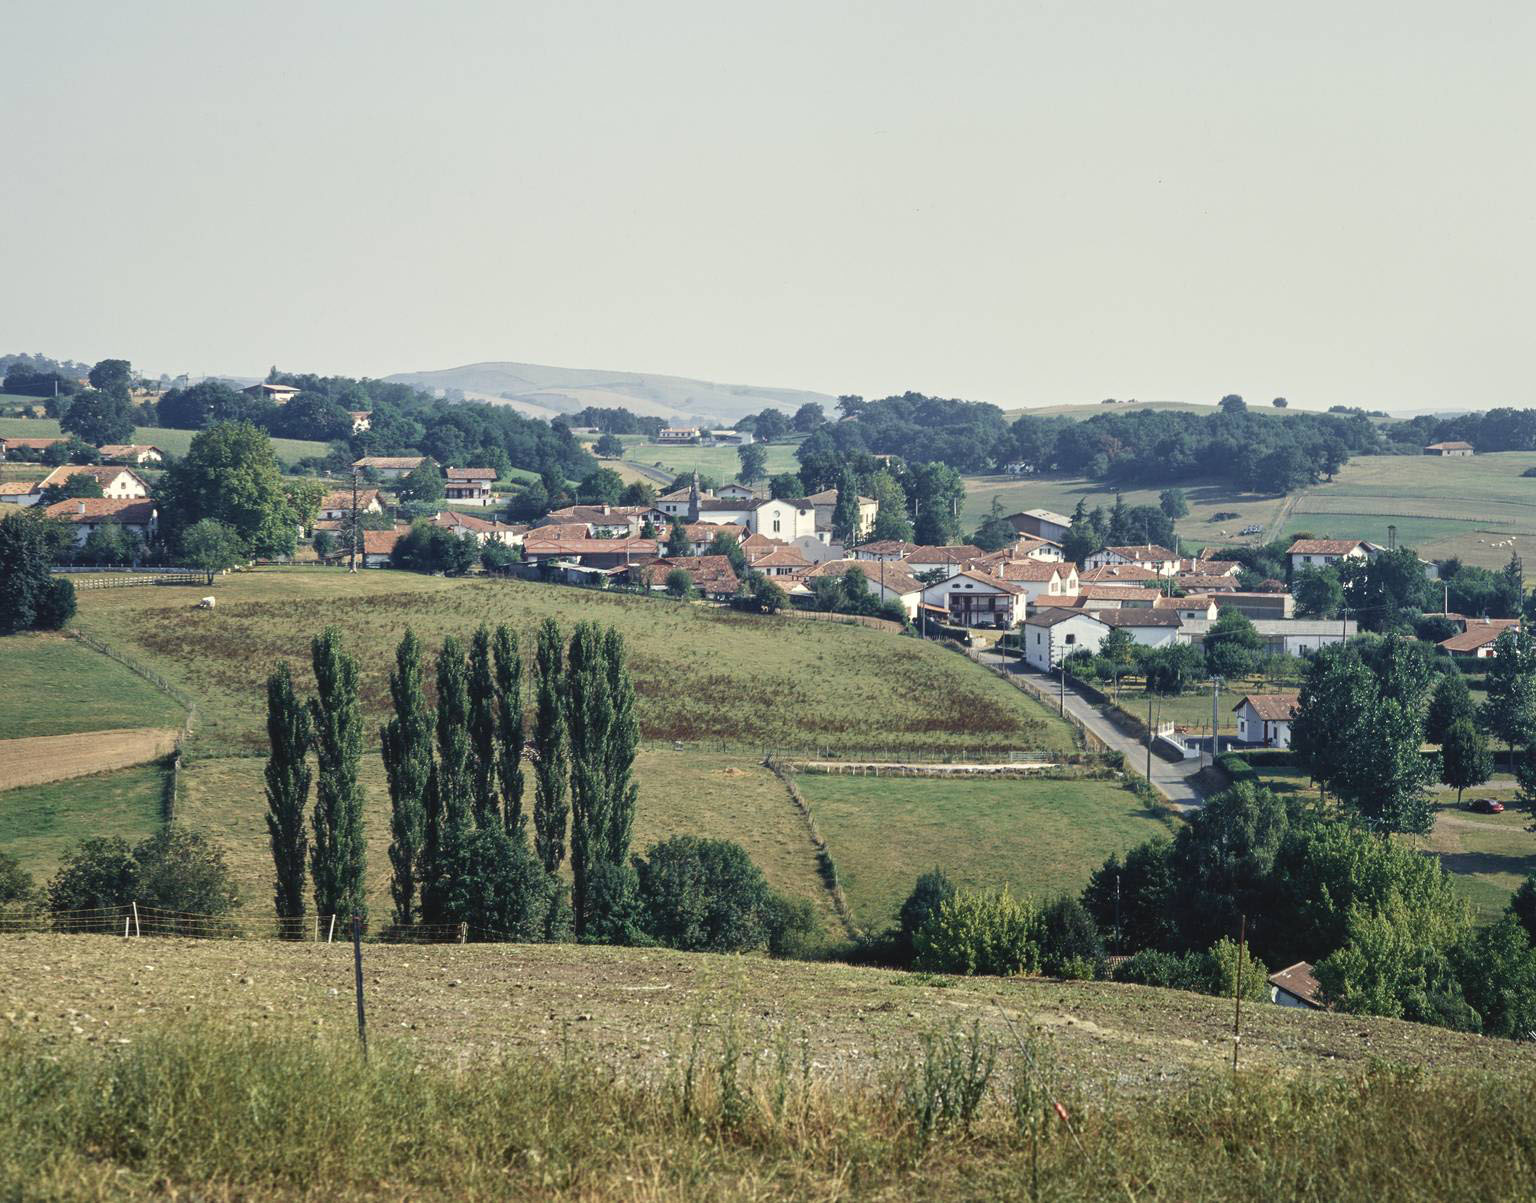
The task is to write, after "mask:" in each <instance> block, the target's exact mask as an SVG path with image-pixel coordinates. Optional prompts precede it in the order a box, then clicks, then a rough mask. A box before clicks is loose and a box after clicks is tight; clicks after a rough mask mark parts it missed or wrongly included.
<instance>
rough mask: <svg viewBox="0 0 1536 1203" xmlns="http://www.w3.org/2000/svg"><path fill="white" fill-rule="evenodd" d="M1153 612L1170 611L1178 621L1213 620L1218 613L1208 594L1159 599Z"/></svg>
mask: <svg viewBox="0 0 1536 1203" xmlns="http://www.w3.org/2000/svg"><path fill="white" fill-rule="evenodd" d="M1152 608H1153V609H1154V610H1172V611H1173V612H1174V613H1175V614H1177V615H1178V616H1179V618H1180V619H1196V618H1205V619H1210V618H1215V617H1217V615H1218V614H1219V613H1220V611H1219V610H1218V609H1217V608H1216V599H1215V598H1214V597H1212V596H1211V595H1210V594H1209V593H1191V594H1189V595H1188V596H1186V597H1159V598H1158V599H1157V600H1156V601H1155V602H1153V603H1152Z"/></svg>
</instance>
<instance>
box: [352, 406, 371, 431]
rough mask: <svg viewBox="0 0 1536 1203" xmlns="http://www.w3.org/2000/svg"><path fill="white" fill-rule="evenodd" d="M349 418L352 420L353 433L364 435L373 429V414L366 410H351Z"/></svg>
mask: <svg viewBox="0 0 1536 1203" xmlns="http://www.w3.org/2000/svg"><path fill="white" fill-rule="evenodd" d="M347 417H349V418H351V419H352V433H353V434H362V433H363V432H364V431H365V430H372V429H373V414H372V412H370V411H369V410H366V409H349V410H347Z"/></svg>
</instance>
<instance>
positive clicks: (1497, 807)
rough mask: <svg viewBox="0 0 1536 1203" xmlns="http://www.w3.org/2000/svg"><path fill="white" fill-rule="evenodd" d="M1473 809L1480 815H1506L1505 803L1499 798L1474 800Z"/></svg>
mask: <svg viewBox="0 0 1536 1203" xmlns="http://www.w3.org/2000/svg"><path fill="white" fill-rule="evenodd" d="M1472 809H1473V810H1475V811H1476V812H1477V813H1478V814H1480V815H1501V814H1503V813H1504V803H1502V802H1500V801H1499V800H1498V799H1497V798H1474V799H1472Z"/></svg>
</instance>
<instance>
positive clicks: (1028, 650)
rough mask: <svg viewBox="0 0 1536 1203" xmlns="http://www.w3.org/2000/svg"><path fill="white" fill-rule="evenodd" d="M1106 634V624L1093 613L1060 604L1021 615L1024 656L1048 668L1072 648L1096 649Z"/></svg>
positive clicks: (1057, 662)
mask: <svg viewBox="0 0 1536 1203" xmlns="http://www.w3.org/2000/svg"><path fill="white" fill-rule="evenodd" d="M1108 634H1109V627H1108V626H1106V625H1105V624H1104V623H1102V622H1100V621H1099V619H1098V616H1097V615H1094V614H1088V613H1085V612H1084V611H1082V610H1068V609H1065V608H1062V607H1051V608H1048V609H1045V610H1037V611H1036V612H1035V613H1033V614H1031V615H1029V616H1028V617H1027V618H1025V619H1024V630H1023V637H1022V641H1021V642H1022V644H1023V649H1024V660H1025V662H1026V663H1028V664H1031V665H1033V666H1034V667H1035V668H1038V669H1040V670H1041V671H1042V672H1051V671H1052V670H1053V669H1054V668H1055V667H1056V666H1057V665H1058V664H1060V663H1061V662H1062V661H1063V660H1065V659H1066V658H1067V657H1068V656H1070V655H1071V654H1072V653H1073V652H1076V651H1081V650H1083V649H1084V648H1086V649H1087V650H1088V651H1090V652H1097V651H1098V650H1099V645H1100V644H1102V643H1103V642H1104V637H1105V636H1106V635H1108Z"/></svg>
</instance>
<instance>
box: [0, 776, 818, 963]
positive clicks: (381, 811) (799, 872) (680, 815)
mask: <svg viewBox="0 0 1536 1203" xmlns="http://www.w3.org/2000/svg"><path fill="white" fill-rule="evenodd" d="M264 764H265V761H264V760H263V759H262V758H261V757H259V756H244V757H228V756H226V757H215V758H210V759H199V760H191V761H189V762H188V763H187V765H186V766H185V768H184V769H183V770H182V774H181V795H180V805H179V808H178V811H177V817H178V818H179V819H180V821H182V822H184V823H186V824H188V825H189V826H192V827H195V828H197V829H198V830H200V831H204V832H206V833H207V834H208V835H210V836H211V837H213V838H214V839H216V840H217V841H218V842H219V843H220V844H221V845H222V846H223V847H224V849H225V851H226V853H227V854H228V858H229V864H230V867H231V869H232V870H233V872H234V876H235V880H236V882H237V883H238V885H239V887H240V893H241V907H242V909H244V910H248V911H251V912H256V913H262V914H270V913H271V909H272V902H271V896H272V895H271V883H272V857H271V853H270V852H269V850H268V847H267V828H266V820H265V817H264V816H265V814H266V799H265V796H264V795H263V793H262V789H263V782H262V769H263V766H264ZM635 776H636V779H637V780H638V781H639V783H640V800H639V804H638V806H637V808H636V815H635V837H634V848H635V851H637V852H644V850H645V849H646V848H647V847H649V846H650V845H651V844H652V843H654V842H655V841H657V840H661V839H665V838H667V837H668V836H672V835H697V836H703V837H707V838H712V839H730V840H735V841H736V842H737V843H739V844H741V845H742V847H744V848H745V849H746V850H747V852H748V853H749V854H750V855H751V857H752V860H753V862H754V863H756V864H757V865H758V867H759V868H761V869H762V870H763V874H764V876H765V877H767V879H768V882H769V884H770V885H771V886H773V888H774V889H776V890H779V891H780V892H782V893H784V894H787V895H789V896H791V897H796V898H808V899H810V900H811V901H812V902H813V903H814V904H815V905H816V907H817V909H818V911H819V913H820V914H821V916H822V919H823V922H824V924H825V927H826V930H827V934H828V935H829V936H832V937H841V936H842V935H844V934H846V933H843V932H841V931H840V929H839V928H838V926H837V923H836V920H835V915H834V913H833V911H832V909H831V906H830V903H829V900H828V896H827V892H826V889H825V888H824V887H823V885H822V883H821V879H820V877H819V876H818V875H817V871H816V857H815V851H814V849H813V848H812V846H811V842H810V838H809V836H808V835H807V833H806V829H805V826H804V822H803V820H802V819H801V818H800V816H799V814H798V812H796V810H795V809H794V806H793V804H792V803H791V802H790V799H789V796H788V794H787V793H786V792H785V789H784V786H783V785H782V784H781V783H780V782H779V781H778V779H777V778H775V777H774V776H773V775H772V774H771V773H769V772H768V771H767V770H766V769H764V768H763V767H762V765H761V764H760V763H759V762H758V761H757V760H755V759H754V758H752V757H750V756H742V755H729V754H721V753H716V752H702V751H683V752H676V751H673V750H672V749H671V748H646V749H644V750H642V751H641V753H640V755H639V757H638V758H637V760H636V765H635ZM361 780H362V784H363V788H364V791H365V794H366V798H367V804H366V810H365V812H364V825H365V832H366V835H367V840H368V897H369V906H370V907H371V908H372V910H373V913H374V914H375V915H377V916H380V917H384V916H387V915H388V913H389V907H390V897H389V873H390V865H389V855H388V849H389V839H390V834H389V792H388V786H387V784H386V782H385V779H384V767H383V763H382V762H381V761H380V759H379V757H378V756H377V755H373V754H370V755H367V756H365V757H364V758H363V765H362V773H361ZM529 790H530V792H529V795H528V797H527V799H526V800H525V803H524V805H525V806H526V807H528V808H530V809H531V807H532V805H533V796H532V792H531V791H532V785H531V783H530V786H529ZM6 797H7V795H5V794H0V804H3V802H4V799H5V798H6Z"/></svg>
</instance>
